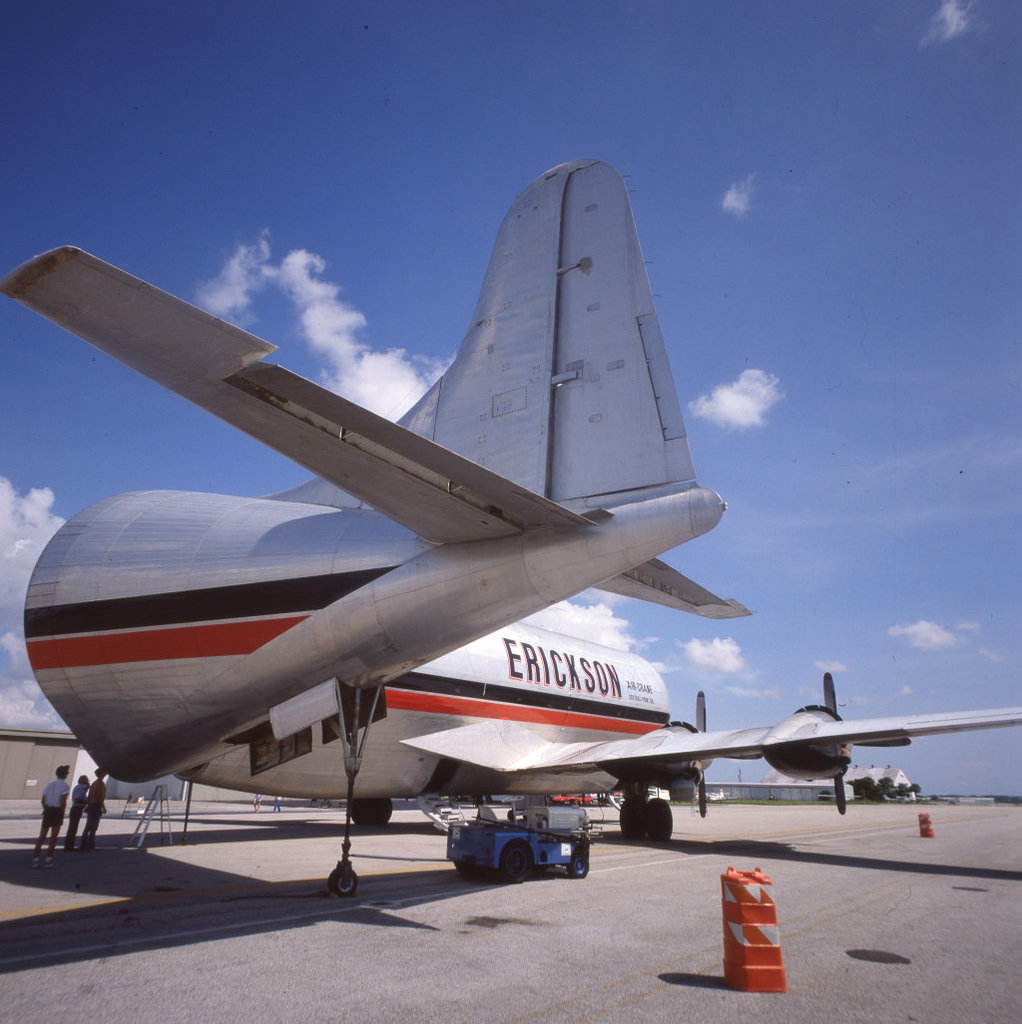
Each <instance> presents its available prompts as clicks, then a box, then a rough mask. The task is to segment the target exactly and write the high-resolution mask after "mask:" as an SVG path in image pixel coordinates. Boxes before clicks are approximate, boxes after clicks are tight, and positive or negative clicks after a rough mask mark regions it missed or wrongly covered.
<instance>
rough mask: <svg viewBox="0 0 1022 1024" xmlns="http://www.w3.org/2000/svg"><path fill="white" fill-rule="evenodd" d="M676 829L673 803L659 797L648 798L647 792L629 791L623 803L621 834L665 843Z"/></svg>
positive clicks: (630, 837)
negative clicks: (672, 809)
mask: <svg viewBox="0 0 1022 1024" xmlns="http://www.w3.org/2000/svg"><path fill="white" fill-rule="evenodd" d="M673 831H674V813H673V812H672V811H671V805H670V804H669V803H668V802H667V801H666V800H662V799H660V798H659V797H657V798H655V799H653V800H647V799H646V795H645V792H638V793H629V794H628V796H626V797H625V802H624V803H623V804H622V805H621V834H622V835H623V836H624V837H625V839H646V838H649V839H652V840H653V841H654V842H657V843H665V842H667V840H668V839H670V838H671V833H672V832H673Z"/></svg>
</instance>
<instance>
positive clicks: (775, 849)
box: [634, 839, 1022, 882]
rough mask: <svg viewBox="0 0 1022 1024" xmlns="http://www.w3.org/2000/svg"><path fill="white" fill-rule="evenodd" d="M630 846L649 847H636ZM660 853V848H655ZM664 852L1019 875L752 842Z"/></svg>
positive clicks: (1021, 877) (993, 877)
mask: <svg viewBox="0 0 1022 1024" xmlns="http://www.w3.org/2000/svg"><path fill="white" fill-rule="evenodd" d="M634 845H646V846H650V845H652V844H648V843H643V844H639V843H636V844H634ZM656 847H657V848H658V849H664V844H662V843H658V844H656ZM667 848H668V849H674V850H678V851H680V852H682V853H700V854H707V853H709V854H713V855H716V856H720V857H733V858H735V859H738V858H745V859H748V860H754V861H756V862H757V863H760V862H762V861H778V860H780V861H793V862H796V863H799V864H822V865H824V866H829V867H846V868H863V869H866V870H869V871H904V872H907V873H909V874H916V875H946V876H948V877H957V878H961V877H965V878H984V879H987V880H990V881H1002V882H1022V871H1007V870H1004V869H1001V868H988V867H983V866H982V865H974V864H970V865H961V864H939V863H932V862H920V861H905V860H894V859H892V858H890V857H867V856H853V855H851V854H847V853H824V852H823V851H820V850H807V849H798V848H796V847H794V846H792V845H790V844H789V843H773V842H761V841H758V840H754V839H722V840H717V841H710V842H699V843H691V842H687V841H685V840H672V841H671V843H669V844H668V846H667Z"/></svg>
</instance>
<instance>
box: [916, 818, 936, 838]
mask: <svg viewBox="0 0 1022 1024" xmlns="http://www.w3.org/2000/svg"><path fill="white" fill-rule="evenodd" d="M919 834H920V835H921V836H922V837H923V839H935V838H936V836H937V833H936V832H934V831H933V823H932V822H931V821H930V816H929V815H928V814H920V815H919Z"/></svg>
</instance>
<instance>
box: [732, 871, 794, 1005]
mask: <svg viewBox="0 0 1022 1024" xmlns="http://www.w3.org/2000/svg"><path fill="white" fill-rule="evenodd" d="M772 887H773V880H772V879H770V878H769V877H768V876H766V875H764V874H763V872H762V871H761V870H760V869H759V868H756V870H755V871H736V870H735V869H734V868H733V867H729V868H728V869H727V871H726V872H725V873H724V874H723V875H721V876H720V888H721V897H722V909H723V912H724V983H725V984H726V985H727V986H728V987H729V988H736V989H740V990H741V991H743V992H786V991H787V990H788V986H787V982H786V980H785V976H784V962H783V961H782V959H781V942H780V935H779V931H780V929H779V928H778V926H777V907H776V906H775V905H774V899H773V895H772Z"/></svg>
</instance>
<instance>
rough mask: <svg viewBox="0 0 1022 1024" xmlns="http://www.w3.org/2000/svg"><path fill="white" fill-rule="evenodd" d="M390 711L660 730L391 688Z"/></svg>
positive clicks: (638, 731)
mask: <svg viewBox="0 0 1022 1024" xmlns="http://www.w3.org/2000/svg"><path fill="white" fill-rule="evenodd" d="M387 708H388V710H394V711H422V712H425V713H427V714H433V715H453V716H454V717H456V718H492V719H495V720H496V721H500V722H505V721H511V722H532V723H534V724H537V725H556V726H565V727H567V726H570V727H571V728H573V729H603V730H609V731H611V732H626V733H634V734H636V735H640V736H641V735H644V734H645V733H647V732H652V731H653V730H654V729H659V728H660V726H659V725H656V724H653V723H650V722H633V721H631V720H629V719H627V718H611V717H610V716H609V715H608V716H607V717H604V716H602V715H589V714H584V713H582V712H572V711H558V710H556V709H551V708H538V707H533V706H532V705H530V704H499V705H498V704H496V703H495V702H494V701H490V700H474V699H473V698H471V697H451V696H447V695H443V694H436V693H422V692H414V691H410V690H394V689H391V688H390V687H389V686H388V687H387Z"/></svg>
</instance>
